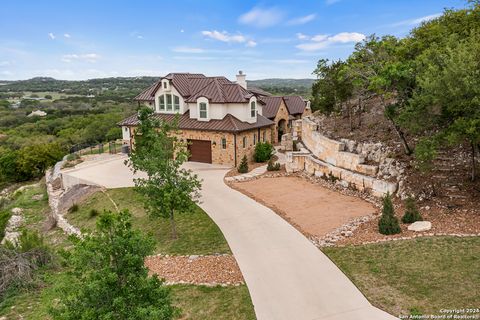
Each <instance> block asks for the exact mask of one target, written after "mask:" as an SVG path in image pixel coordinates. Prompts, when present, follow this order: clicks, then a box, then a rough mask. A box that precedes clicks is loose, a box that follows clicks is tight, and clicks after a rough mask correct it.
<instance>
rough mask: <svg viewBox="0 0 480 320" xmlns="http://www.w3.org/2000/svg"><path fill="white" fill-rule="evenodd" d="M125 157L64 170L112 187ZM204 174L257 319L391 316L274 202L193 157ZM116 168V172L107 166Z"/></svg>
mask: <svg viewBox="0 0 480 320" xmlns="http://www.w3.org/2000/svg"><path fill="white" fill-rule="evenodd" d="M123 160H124V158H121V159H115V158H114V159H112V160H111V161H107V162H101V163H99V164H98V165H90V166H85V167H84V168H78V169H75V170H70V171H69V172H65V173H64V176H65V177H64V180H65V179H66V180H68V179H81V180H82V182H87V181H89V182H91V183H94V184H98V185H103V186H105V187H107V188H112V187H113V188H115V187H122V186H131V185H133V182H132V174H131V172H130V171H129V169H128V168H127V167H125V165H124V164H123ZM185 167H187V168H189V169H192V170H193V171H194V172H195V173H197V174H198V175H199V177H200V178H202V179H203V185H202V198H201V203H200V207H202V209H204V210H205V211H206V212H207V213H208V215H209V216H210V217H211V218H212V219H213V220H214V221H215V223H216V224H217V225H218V226H219V227H220V229H221V230H222V232H223V234H224V236H225V238H226V239H227V241H228V244H229V245H230V248H231V249H232V252H233V254H234V256H235V258H236V259H237V262H238V265H239V267H240V270H241V271H242V274H243V276H244V278H245V282H246V284H247V286H248V289H249V291H250V295H251V297H252V301H253V304H254V306H255V313H256V315H257V319H259V320H277V319H278V320H304V319H305V320H317V319H325V320H390V319H397V318H395V317H393V316H391V315H389V314H388V313H386V312H384V311H382V310H380V309H377V308H375V307H373V306H372V305H371V304H370V303H369V302H368V300H367V299H366V298H365V297H364V296H363V294H362V293H361V292H360V291H359V290H358V289H357V287H355V285H353V283H352V282H351V281H350V280H349V279H348V278H347V277H346V276H345V275H344V274H343V273H342V271H340V270H339V269H338V268H337V267H336V266H335V264H333V263H332V262H331V261H330V260H329V259H328V258H327V257H326V256H325V255H324V254H323V253H322V252H321V251H320V250H319V249H318V248H316V247H315V246H314V245H313V244H312V243H311V242H310V241H309V240H308V239H307V238H305V237H304V236H303V235H302V234H301V233H300V232H298V231H297V230H296V229H295V228H294V227H292V226H291V225H290V224H288V223H287V222H286V221H285V220H283V219H282V218H281V217H279V216H278V215H277V214H276V213H275V212H273V211H272V210H271V209H269V208H267V207H265V206H263V205H261V204H259V203H257V202H256V201H254V200H252V199H251V198H249V197H247V196H245V195H243V194H242V193H240V192H238V191H235V190H233V189H231V188H230V187H228V186H227V185H226V184H225V183H224V182H223V177H224V176H225V173H226V172H227V171H228V168H225V167H221V166H212V165H207V164H202V163H193V162H189V163H186V164H185ZM111 172H115V177H114V178H113V179H112V176H111V175H110V174H109V173H111Z"/></svg>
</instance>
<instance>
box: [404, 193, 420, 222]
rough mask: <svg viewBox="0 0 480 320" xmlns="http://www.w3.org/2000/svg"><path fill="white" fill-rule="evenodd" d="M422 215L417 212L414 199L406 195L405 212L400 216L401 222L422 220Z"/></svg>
mask: <svg viewBox="0 0 480 320" xmlns="http://www.w3.org/2000/svg"><path fill="white" fill-rule="evenodd" d="M422 220H423V218H422V215H421V214H420V212H418V210H417V207H416V205H415V200H414V199H413V198H411V197H408V198H407V200H405V214H404V215H403V217H402V222H403V223H414V222H415V221H422Z"/></svg>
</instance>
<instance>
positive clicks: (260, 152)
mask: <svg viewBox="0 0 480 320" xmlns="http://www.w3.org/2000/svg"><path fill="white" fill-rule="evenodd" d="M274 150H275V149H274V148H273V146H272V144H271V143H269V142H268V141H267V142H258V143H257V145H256V146H255V153H254V155H253V158H254V159H255V161H256V162H265V161H268V160H270V158H271V157H272V155H273V151H274Z"/></svg>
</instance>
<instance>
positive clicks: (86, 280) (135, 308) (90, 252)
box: [51, 211, 177, 320]
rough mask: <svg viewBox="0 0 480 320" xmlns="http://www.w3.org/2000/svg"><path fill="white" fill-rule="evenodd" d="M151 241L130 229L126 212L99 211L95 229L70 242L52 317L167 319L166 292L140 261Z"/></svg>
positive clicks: (170, 312)
mask: <svg viewBox="0 0 480 320" xmlns="http://www.w3.org/2000/svg"><path fill="white" fill-rule="evenodd" d="M153 249H154V240H153V239H152V238H151V237H147V236H144V235H142V234H141V233H140V232H139V231H136V230H132V222H131V215H130V213H129V212H128V211H121V212H119V213H112V212H110V211H106V212H104V213H103V214H102V215H100V216H99V218H98V222H97V228H96V231H95V232H94V233H93V234H91V235H85V237H84V238H83V239H79V240H78V242H77V243H76V244H75V247H74V249H73V252H72V253H71V256H70V257H69V258H68V262H69V263H70V264H71V267H72V271H71V272H70V279H69V281H68V283H65V285H64V286H62V287H61V289H60V292H61V298H60V301H59V303H58V304H57V305H56V306H54V307H53V309H52V310H51V313H52V316H53V318H54V319H62V320H69V319H71V320H76V319H105V320H107V319H129V320H137V319H138V320H140V319H152V320H153V319H155V320H156V319H162V320H169V319H172V318H173V317H174V316H175V315H176V313H177V310H176V308H175V307H173V306H172V304H171V298H170V290H169V288H167V287H165V286H164V285H163V282H162V281H160V280H159V279H158V277H157V276H155V275H153V276H149V275H148V269H147V268H146V267H145V265H144V259H145V257H146V256H147V255H149V254H151V253H152V252H153Z"/></svg>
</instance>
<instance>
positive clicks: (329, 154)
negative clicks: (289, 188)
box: [286, 118, 397, 197]
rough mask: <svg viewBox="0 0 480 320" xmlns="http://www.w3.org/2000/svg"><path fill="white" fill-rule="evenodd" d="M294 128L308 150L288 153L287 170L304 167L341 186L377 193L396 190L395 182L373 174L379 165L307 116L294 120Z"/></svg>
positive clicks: (380, 194)
mask: <svg viewBox="0 0 480 320" xmlns="http://www.w3.org/2000/svg"><path fill="white" fill-rule="evenodd" d="M300 123H301V130H300V128H299V127H300ZM294 132H295V134H294V136H296V137H301V141H302V143H303V144H304V145H305V147H306V148H307V149H308V151H307V152H304V151H302V152H290V153H287V162H286V170H287V172H298V171H305V172H307V173H308V174H310V175H315V176H319V177H321V176H329V175H331V176H333V177H335V178H337V179H339V181H340V183H341V184H343V185H344V186H351V187H354V188H356V189H357V190H360V191H369V192H371V193H372V194H373V195H374V196H376V197H382V196H384V195H385V194H386V193H387V192H389V193H391V194H393V193H395V191H396V190H397V183H394V182H389V181H385V180H381V179H377V178H376V174H377V172H378V166H374V165H367V164H364V162H365V158H364V156H362V155H359V154H355V153H351V152H346V151H345V143H343V142H339V141H336V140H332V139H329V138H327V137H325V136H323V135H322V134H321V133H320V132H318V126H317V124H316V123H314V122H313V121H311V120H310V119H308V118H303V119H302V120H298V121H295V123H294ZM296 137H294V139H295V138H296Z"/></svg>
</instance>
